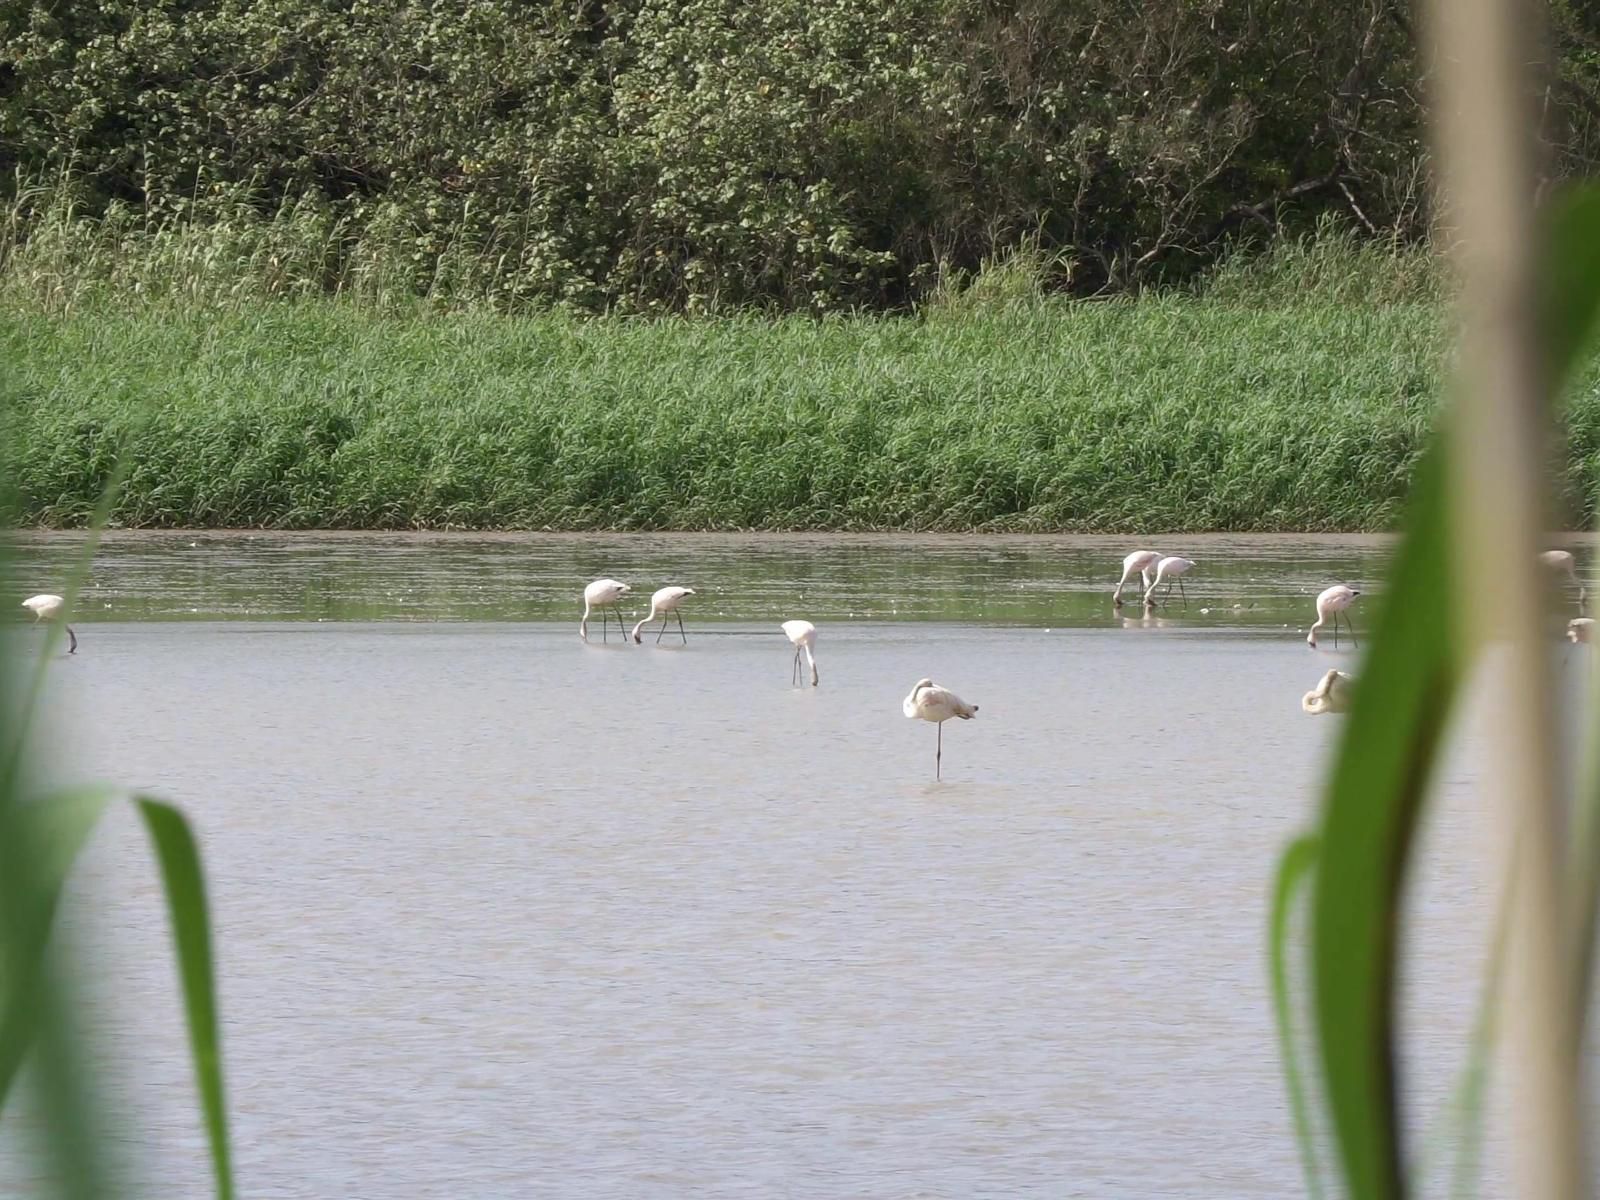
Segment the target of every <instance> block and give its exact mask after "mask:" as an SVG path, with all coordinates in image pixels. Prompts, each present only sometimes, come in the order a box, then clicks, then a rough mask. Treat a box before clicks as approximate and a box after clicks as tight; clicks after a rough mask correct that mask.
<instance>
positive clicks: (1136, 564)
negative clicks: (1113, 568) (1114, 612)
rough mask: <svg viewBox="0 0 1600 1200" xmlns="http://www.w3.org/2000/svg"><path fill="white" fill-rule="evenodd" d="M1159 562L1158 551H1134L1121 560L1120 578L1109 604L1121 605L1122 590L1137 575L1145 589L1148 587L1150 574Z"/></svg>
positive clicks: (1159, 555)
mask: <svg viewBox="0 0 1600 1200" xmlns="http://www.w3.org/2000/svg"><path fill="white" fill-rule="evenodd" d="M1160 561H1161V552H1160V551H1159V550H1135V551H1134V552H1133V553H1132V554H1130V555H1128V557H1126V558H1124V559H1123V560H1122V578H1121V579H1119V580H1117V587H1116V590H1115V591H1113V592H1112V593H1111V603H1112V604H1115V605H1118V606H1120V605H1121V604H1122V589H1123V588H1125V587H1127V586H1128V580H1130V579H1132V578H1133V577H1134V576H1135V575H1137V576H1138V577H1139V578H1140V580H1141V581H1142V582H1143V583H1144V586H1145V587H1147V588H1148V587H1149V586H1150V577H1151V572H1152V571H1153V570H1154V568H1155V565H1156V563H1158V562H1160Z"/></svg>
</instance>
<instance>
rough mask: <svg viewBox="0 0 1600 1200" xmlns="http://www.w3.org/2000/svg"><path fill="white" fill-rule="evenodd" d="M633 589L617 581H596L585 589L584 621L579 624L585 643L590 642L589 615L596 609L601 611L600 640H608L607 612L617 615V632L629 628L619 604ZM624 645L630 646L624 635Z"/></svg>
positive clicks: (579, 634) (580, 633)
mask: <svg viewBox="0 0 1600 1200" xmlns="http://www.w3.org/2000/svg"><path fill="white" fill-rule="evenodd" d="M632 590H633V589H632V588H630V587H629V586H628V585H627V584H625V583H621V582H618V581H617V580H615V579H596V580H595V581H594V582H593V583H591V584H590V585H589V586H588V587H586V588H584V589H583V620H581V621H579V622H578V636H579V637H581V638H582V639H583V640H584V641H586V642H587V641H588V640H589V614H590V613H591V612H593V611H594V610H595V609H597V608H598V609H599V610H600V640H601V641H605V640H606V627H607V625H608V624H609V622H608V620H607V618H606V612H607V610H610V611H611V612H614V613H616V614H617V632H618V633H622V631H623V630H624V629H626V628H627V625H626V623H625V622H624V621H623V619H622V606H621V605H620V604H618V603H617V601H619V600H621V599H622V598H623V597H624V596H626V595H627V594H628V593H629V592H631V591H632ZM622 644H623V645H624V646H626V645H627V644H628V638H627V635H626V634H623V638H622Z"/></svg>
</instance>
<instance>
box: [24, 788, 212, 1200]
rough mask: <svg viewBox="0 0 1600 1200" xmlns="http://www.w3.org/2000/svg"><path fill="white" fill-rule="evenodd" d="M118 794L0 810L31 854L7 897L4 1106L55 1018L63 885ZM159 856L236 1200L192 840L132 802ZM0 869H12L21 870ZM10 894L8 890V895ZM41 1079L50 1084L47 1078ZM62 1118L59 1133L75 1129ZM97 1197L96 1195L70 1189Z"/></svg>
mask: <svg viewBox="0 0 1600 1200" xmlns="http://www.w3.org/2000/svg"><path fill="white" fill-rule="evenodd" d="M121 794H122V793H120V792H118V791H116V790H115V789H112V788H110V787H105V786H95V787H88V788H82V789H76V790H74V791H71V792H66V793H63V794H60V795H57V796H54V797H52V798H50V799H47V800H45V801H43V802H42V803H39V804H21V803H17V802H15V801H9V802H5V803H0V833H4V834H5V835H6V836H5V837H3V838H0V841H3V842H4V843H5V844H6V846H7V847H8V849H10V850H11V852H12V854H13V855H14V854H15V853H16V852H17V850H18V849H19V848H21V847H28V849H29V852H30V853H31V855H32V858H31V860H30V866H29V867H28V868H27V869H24V870H17V871H12V872H9V875H10V878H9V880H8V882H9V883H10V885H11V887H13V888H17V889H18V892H20V894H8V896H7V899H8V900H11V901H12V903H9V904H7V905H6V906H5V909H6V911H7V912H8V913H10V914H12V919H11V920H9V921H7V922H6V934H7V939H6V950H7V953H6V955H5V959H4V962H5V974H4V977H3V983H4V992H3V995H4V1009H3V1013H0V1105H3V1103H4V1100H5V1097H6V1095H7V1093H8V1092H9V1090H10V1087H11V1084H12V1083H13V1081H14V1080H15V1078H16V1076H17V1072H18V1069H19V1068H20V1067H21V1065H22V1061H23V1059H24V1057H25V1056H26V1054H27V1051H28V1049H29V1047H30V1046H33V1045H34V1044H36V1042H37V1041H38V1038H39V1035H40V1031H41V1028H42V1025H43V1021H44V1019H45V1018H46V1017H48V1016H49V1015H50V1012H49V1010H48V1007H47V1005H46V1003H45V1001H44V1000H43V999H42V997H43V990H44V989H43V984H44V981H45V979H46V974H45V972H46V965H45V959H46V949H47V946H48V943H49V940H50V930H51V927H52V925H53V923H54V920H55V914H56V911H57V909H58V907H59V906H60V901H61V893H62V890H63V888H64V887H65V885H66V879H67V875H68V874H69V872H70V871H71V869H72V865H73V863H75V862H76V861H77V858H78V855H79V853H80V852H81V851H82V849H83V846H84V844H85V843H86V842H87V841H88V838H89V834H90V833H91V832H92V831H93V830H94V828H95V826H96V825H97V824H98V822H99V820H100V818H101V817H102V816H103V815H104V814H105V810H106V807H107V806H108V805H109V804H110V803H111V801H112V800H114V799H116V798H117V797H118V796H119V795H121ZM134 804H135V806H136V807H137V809H138V812H139V815H140V817H141V818H142V819H143V820H144V823H145V827H146V829H147V830H148V832H149V835H150V840H151V842H152V844H153V846H154V848H155V852H156V860H157V864H158V866H159V868H160V874H161V883H162V889H163V891H164V892H165V894H166V898H167V909H168V913H169V915H170V917H171V920H172V932H173V939H174V941H175V943H176V952H177V965H178V974H179V980H180V982H181V984H182V989H183V1000H184V1010H185V1015H186V1017H187V1021H188V1026H189V1043H190V1047H191V1050H192V1053H193V1058H194V1067H195V1082H196V1086H197V1087H198V1089H199V1092H200V1101H201V1108H202V1110H203V1113H204V1116H205V1123H206V1132H207V1135H208V1138H209V1141H210V1146H211V1161H212V1168H213V1175H214V1178H215V1180H216V1189H217V1196H218V1197H219V1200H231V1197H232V1196H233V1194H234V1193H233V1169H232V1163H231V1156H230V1152H229V1145H228V1124H227V1109H226V1106H225V1099H224V1090H223V1075H222V1055H221V1050H220V1044H219V1037H218V1026H217V1007H216V978H215V971H214V969H213V961H212V952H211V931H210V917H209V911H208V907H207V904H206V892H205V880H204V876H203V874H202V872H201V869H200V856H199V852H198V850H197V849H196V846H195V842H194V836H193V834H192V833H191V832H190V829H189V824H188V822H187V821H186V820H185V819H184V816H183V814H182V813H181V812H179V811H178V810H177V809H176V808H174V807H173V806H172V805H170V804H167V803H165V802H163V801H160V800H154V799H151V798H149V797H145V796H139V797H135V798H134ZM4 865H6V866H8V867H15V866H16V865H17V864H16V863H15V861H11V862H6V863H5V864H4ZM8 891H9V889H8ZM45 1074H50V1073H49V1072H45ZM72 1118H73V1114H72V1113H71V1112H70V1111H66V1110H63V1111H62V1112H61V1113H59V1114H57V1121H56V1123H57V1124H61V1123H63V1122H65V1123H68V1124H71V1123H72ZM74 1190H75V1191H78V1192H82V1193H84V1194H93V1193H94V1191H95V1190H96V1189H95V1187H93V1186H84V1187H77V1188H74Z"/></svg>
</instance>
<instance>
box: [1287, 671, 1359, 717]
mask: <svg viewBox="0 0 1600 1200" xmlns="http://www.w3.org/2000/svg"><path fill="white" fill-rule="evenodd" d="M1354 683H1355V680H1353V679H1351V678H1350V676H1348V675H1346V674H1345V673H1344V672H1343V671H1329V672H1328V673H1327V674H1326V675H1324V676H1323V677H1322V679H1321V680H1320V681H1319V682H1318V684H1317V686H1316V687H1315V688H1313V689H1312V690H1311V691H1309V692H1307V693H1306V694H1305V695H1304V696H1302V697H1300V707H1301V708H1303V709H1305V710H1306V711H1307V712H1308V713H1311V714H1312V715H1314V716H1315V715H1320V714H1322V713H1341V712H1345V711H1347V710H1348V709H1349V708H1350V688H1351V686H1352V685H1353V684H1354Z"/></svg>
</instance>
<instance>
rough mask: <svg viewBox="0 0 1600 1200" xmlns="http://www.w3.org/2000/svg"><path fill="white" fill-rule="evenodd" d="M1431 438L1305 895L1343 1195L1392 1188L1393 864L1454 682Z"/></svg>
mask: <svg viewBox="0 0 1600 1200" xmlns="http://www.w3.org/2000/svg"><path fill="white" fill-rule="evenodd" d="M1443 449H1444V447H1443V445H1442V444H1441V445H1439V446H1436V447H1435V450H1434V452H1433V454H1432V455H1431V456H1430V458H1429V459H1428V460H1427V461H1426V462H1425V463H1424V464H1423V467H1422V469H1421V470H1420V471H1419V473H1418V480H1417V487H1416V492H1415V496H1414V500H1413V508H1412V513H1411V520H1410V522H1409V525H1408V528H1407V531H1406V535H1405V538H1404V540H1403V541H1402V543H1401V545H1400V547H1399V549H1398V551H1397V553H1396V555H1395V561H1394V566H1393V568H1392V572H1391V578H1390V582H1389V587H1388V589H1387V592H1386V596H1385V600H1384V603H1383V605H1382V608H1381V610H1380V613H1379V616H1378V619H1377V622H1376V629H1375V633H1374V636H1373V640H1372V646H1371V649H1370V652H1369V653H1368V655H1367V657H1366V660H1365V662H1364V665H1363V670H1362V678H1361V687H1360V688H1359V689H1358V690H1357V692H1356V698H1355V701H1354V704H1353V707H1352V709H1351V712H1350V715H1349V717H1348V718H1347V719H1346V723H1345V728H1344V731H1343V736H1342V738H1341V739H1340V747H1339V752H1338V756H1337V760H1336V762H1335V764H1334V768H1333V773H1332V776H1331V780H1330V783H1329V786H1328V791H1327V794H1326V797H1325V801H1324V806H1323V813H1322V822H1321V833H1320V853H1319V855H1318V862H1317V869H1316V875H1315V882H1314V885H1313V896H1312V911H1313V916H1312V964H1313V965H1312V970H1313V976H1314V994H1315V998H1316V1026H1317V1037H1318V1044H1319V1048H1320V1051H1321V1060H1322V1075H1323V1081H1324V1084H1325V1087H1326V1093H1327V1100H1328V1110H1329V1116H1330V1118H1331V1120H1332V1125H1333V1131H1334V1136H1335V1139H1336V1141H1337V1143H1338V1148H1339V1156H1340V1161H1341V1163H1342V1165H1343V1170H1344V1177H1345V1182H1346V1186H1347V1189H1348V1194H1350V1195H1352V1196H1358V1197H1363V1198H1372V1200H1387V1198H1389V1197H1399V1196H1403V1195H1404V1194H1405V1175H1404V1171H1403V1154H1402V1147H1401V1132H1400V1131H1401V1129H1402V1124H1401V1120H1400V1112H1399V1082H1398V1078H1397V1062H1396V1053H1395V1029H1394V1003H1395V967H1396V960H1397V955H1398V946H1397V942H1398V933H1399V912H1400V903H1401V899H1402V890H1403V887H1404V883H1405V874H1406V867H1407V863H1408V860H1409V856H1410V852H1411V847H1412V839H1413V834H1414V832H1415V829H1416V825H1417V819H1418V816H1419V814H1420V811H1421V808H1422V804H1423V799H1424V792H1425V789H1426V787H1427V784H1428V780H1429V778H1430V776H1431V774H1432V771H1433V767H1434V765H1435V760H1436V758H1437V756H1438V751H1439V745H1440V740H1441V735H1442V733H1443V731H1444V728H1445V726H1446V721H1447V718H1448V715H1449V710H1450V706H1451V702H1452V700H1453V698H1454V695H1455V691H1456V684H1457V662H1456V655H1457V650H1456V647H1457V644H1458V643H1457V628H1456V613H1455V610H1454V604H1453V601H1452V599H1451V596H1450V589H1449V588H1447V587H1446V588H1441V587H1440V586H1439V584H1440V581H1441V580H1446V579H1449V578H1450V570H1449V568H1450V557H1449V553H1450V552H1449V528H1448V512H1447V509H1446V496H1445V488H1444V471H1443V469H1442V468H1443V454H1442V451H1443Z"/></svg>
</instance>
